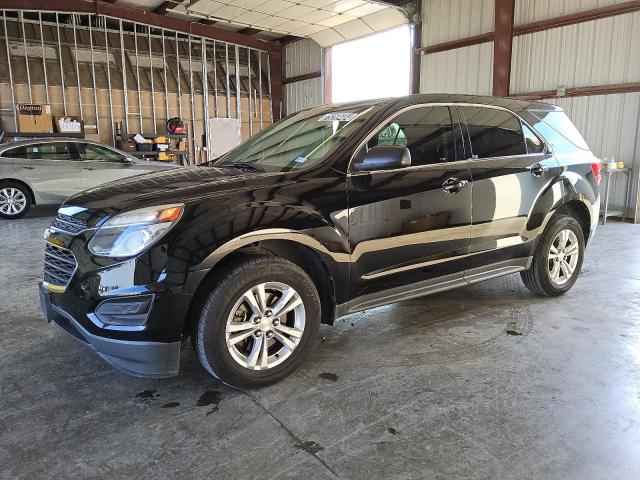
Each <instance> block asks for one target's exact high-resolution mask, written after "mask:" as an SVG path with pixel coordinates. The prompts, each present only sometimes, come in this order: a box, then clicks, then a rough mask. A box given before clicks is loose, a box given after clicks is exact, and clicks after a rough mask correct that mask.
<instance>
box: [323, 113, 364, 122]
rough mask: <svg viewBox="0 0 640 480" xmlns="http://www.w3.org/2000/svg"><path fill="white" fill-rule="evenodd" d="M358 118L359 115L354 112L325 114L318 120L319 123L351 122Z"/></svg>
mask: <svg viewBox="0 0 640 480" xmlns="http://www.w3.org/2000/svg"><path fill="white" fill-rule="evenodd" d="M357 116H358V114H357V113H353V112H333V113H325V114H324V115H322V116H321V117H320V118H319V119H318V121H319V122H350V121H351V120H353V119H354V118H356V117H357Z"/></svg>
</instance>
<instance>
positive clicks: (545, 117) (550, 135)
mask: <svg viewBox="0 0 640 480" xmlns="http://www.w3.org/2000/svg"><path fill="white" fill-rule="evenodd" d="M530 113H531V114H533V115H534V116H535V117H536V119H537V120H538V121H537V122H536V123H535V124H534V125H533V127H534V128H535V129H536V130H537V131H538V132H539V133H540V134H541V135H542V136H543V137H544V138H545V140H546V141H547V142H549V143H550V144H551V146H552V147H553V151H554V152H555V153H566V152H572V151H576V150H587V151H588V150H589V146H588V145H587V142H586V141H585V140H584V138H583V137H582V135H581V134H580V132H579V131H578V129H577V128H576V126H575V125H574V124H573V123H572V122H571V120H569V117H567V115H566V114H565V113H564V112H557V111H556V112H542V111H533V112H530Z"/></svg>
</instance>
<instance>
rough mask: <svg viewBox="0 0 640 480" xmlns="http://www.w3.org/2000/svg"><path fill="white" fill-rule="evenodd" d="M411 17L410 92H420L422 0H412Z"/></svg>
mask: <svg viewBox="0 0 640 480" xmlns="http://www.w3.org/2000/svg"><path fill="white" fill-rule="evenodd" d="M413 10H414V12H413V15H412V18H411V22H410V25H411V43H412V48H411V85H410V90H409V91H410V92H411V93H420V71H421V68H422V67H421V62H422V55H420V53H419V52H418V49H419V48H420V47H422V0H414V2H413Z"/></svg>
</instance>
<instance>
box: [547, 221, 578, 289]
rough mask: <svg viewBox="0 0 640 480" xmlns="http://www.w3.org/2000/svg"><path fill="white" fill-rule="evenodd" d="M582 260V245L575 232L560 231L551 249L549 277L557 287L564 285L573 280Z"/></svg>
mask: <svg viewBox="0 0 640 480" xmlns="http://www.w3.org/2000/svg"><path fill="white" fill-rule="evenodd" d="M579 258H580V244H579V243H578V238H577V237H576V234H575V233H574V232H573V230H570V229H568V228H565V229H563V230H560V232H558V234H557V235H556V237H555V238H554V239H553V242H551V248H550V249H549V257H548V260H549V262H548V263H549V276H550V277H551V281H553V283H555V284H556V285H564V284H566V283H567V282H568V281H569V280H571V278H572V277H573V274H574V272H575V270H576V267H577V265H578V260H579Z"/></svg>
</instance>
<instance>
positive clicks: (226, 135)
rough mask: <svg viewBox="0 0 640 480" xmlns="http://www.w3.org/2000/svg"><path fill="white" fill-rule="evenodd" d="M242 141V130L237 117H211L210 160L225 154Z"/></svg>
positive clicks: (208, 149) (208, 150)
mask: <svg viewBox="0 0 640 480" xmlns="http://www.w3.org/2000/svg"><path fill="white" fill-rule="evenodd" d="M241 143H242V130H241V126H240V121H239V120H238V119H237V118H211V119H209V145H208V148H207V152H208V156H209V160H213V159H214V158H218V157H219V156H221V155H224V154H225V153H227V152H228V151H229V150H231V149H232V148H234V147H237V146H238V145H240V144H241Z"/></svg>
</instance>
